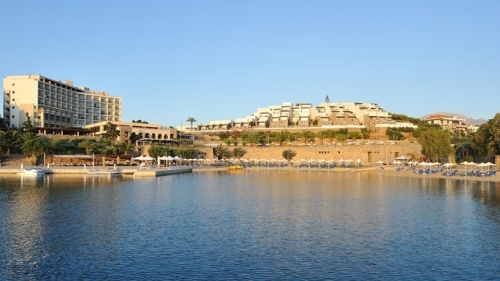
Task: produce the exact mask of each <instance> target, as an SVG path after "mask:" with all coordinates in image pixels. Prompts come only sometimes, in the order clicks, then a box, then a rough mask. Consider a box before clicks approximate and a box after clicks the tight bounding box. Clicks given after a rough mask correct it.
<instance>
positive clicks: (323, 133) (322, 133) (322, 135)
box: [316, 131, 327, 144]
mask: <svg viewBox="0 0 500 281" xmlns="http://www.w3.org/2000/svg"><path fill="white" fill-rule="evenodd" d="M326 136H327V135H326V131H319V132H317V133H316V137H318V139H319V142H320V143H321V144H323V141H324V140H325V138H326Z"/></svg>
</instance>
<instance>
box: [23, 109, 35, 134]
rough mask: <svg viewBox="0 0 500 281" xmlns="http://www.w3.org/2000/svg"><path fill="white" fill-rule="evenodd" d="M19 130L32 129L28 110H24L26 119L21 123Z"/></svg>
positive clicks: (26, 130)
mask: <svg viewBox="0 0 500 281" xmlns="http://www.w3.org/2000/svg"><path fill="white" fill-rule="evenodd" d="M20 129H21V131H22V132H31V131H33V124H32V123H31V118H30V115H29V114H28V112H26V120H25V121H24V122H23V124H21V128H20Z"/></svg>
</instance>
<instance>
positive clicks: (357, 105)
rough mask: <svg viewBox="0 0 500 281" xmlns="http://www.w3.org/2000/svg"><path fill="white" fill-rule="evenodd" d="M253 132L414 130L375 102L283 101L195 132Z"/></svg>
mask: <svg viewBox="0 0 500 281" xmlns="http://www.w3.org/2000/svg"><path fill="white" fill-rule="evenodd" d="M250 127H253V128H255V129H304V128H323V129H328V128H333V129H338V128H353V129H360V128H366V129H368V130H377V129H378V128H381V129H386V128H389V127H416V126H415V125H413V124H410V123H396V122H395V121H394V120H392V116H391V114H390V113H389V112H387V111H386V110H384V109H383V108H382V107H381V106H379V105H378V104H376V103H361V102H337V103H334V102H330V99H329V98H328V96H327V97H326V99H325V102H323V103H321V104H319V105H318V106H313V104H311V103H296V104H295V105H293V103H292V102H284V103H283V104H282V105H277V106H269V107H263V108H258V109H257V111H256V112H254V113H253V115H251V116H247V117H245V118H238V119H236V120H235V121H231V120H223V121H211V122H210V123H209V124H201V125H198V127H197V130H198V131H209V130H215V131H216V130H229V129H233V130H242V129H245V128H250Z"/></svg>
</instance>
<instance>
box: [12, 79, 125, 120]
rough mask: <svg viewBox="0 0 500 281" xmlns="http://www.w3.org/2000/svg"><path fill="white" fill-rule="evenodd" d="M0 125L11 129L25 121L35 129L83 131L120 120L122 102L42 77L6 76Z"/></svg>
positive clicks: (101, 93) (99, 93) (119, 98)
mask: <svg viewBox="0 0 500 281" xmlns="http://www.w3.org/2000/svg"><path fill="white" fill-rule="evenodd" d="M3 92H4V122H5V123H6V124H8V125H9V127H11V128H17V127H20V126H21V125H22V124H23V122H25V121H26V113H27V114H28V115H29V117H30V118H31V121H32V123H33V126H34V127H36V128H65V127H78V128H83V127H85V126H86V125H90V124H93V123H98V122H102V121H121V118H122V99H121V97H113V96H110V95H109V93H108V92H97V91H91V90H90V89H89V88H86V87H75V86H73V82H72V81H67V80H66V81H64V82H61V81H59V80H54V79H51V78H47V77H44V76H42V75H21V76H7V77H6V78H5V79H4V80H3Z"/></svg>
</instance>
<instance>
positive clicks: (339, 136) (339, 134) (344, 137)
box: [335, 133, 347, 143]
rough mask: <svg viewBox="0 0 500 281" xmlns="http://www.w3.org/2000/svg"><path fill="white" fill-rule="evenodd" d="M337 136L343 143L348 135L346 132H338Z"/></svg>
mask: <svg viewBox="0 0 500 281" xmlns="http://www.w3.org/2000/svg"><path fill="white" fill-rule="evenodd" d="M335 138H336V139H337V140H338V141H339V142H341V143H343V142H344V141H345V140H346V139H347V135H346V134H342V133H338V134H336V135H335Z"/></svg>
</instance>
